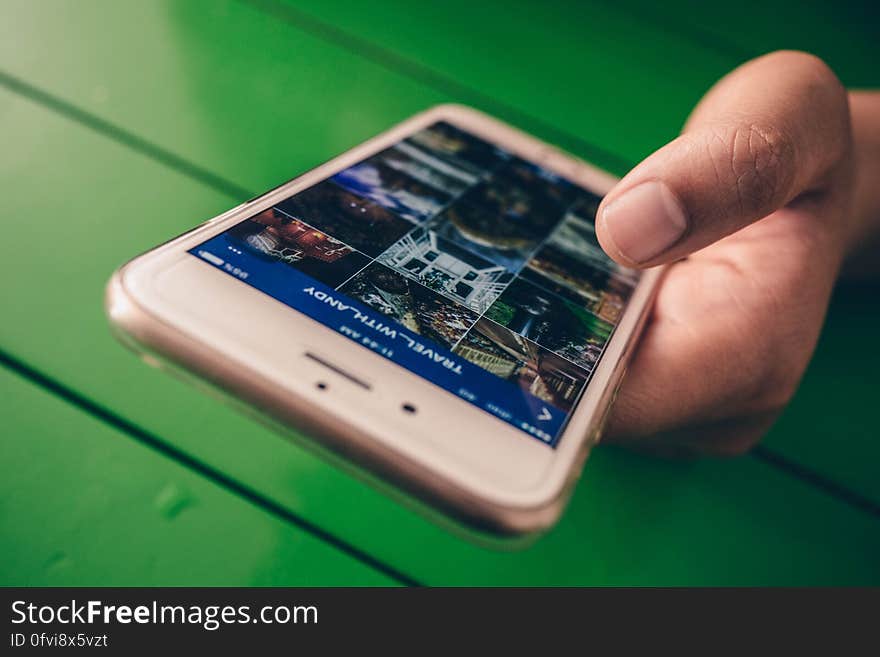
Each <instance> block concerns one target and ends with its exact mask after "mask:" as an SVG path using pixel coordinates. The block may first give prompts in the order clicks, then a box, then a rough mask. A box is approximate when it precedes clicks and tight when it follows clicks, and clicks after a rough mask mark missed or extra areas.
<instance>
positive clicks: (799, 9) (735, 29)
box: [594, 0, 880, 87]
mask: <svg viewBox="0 0 880 657" xmlns="http://www.w3.org/2000/svg"><path fill="white" fill-rule="evenodd" d="M594 2H602V3H604V4H606V5H607V4H611V2H610V1H609V0H594ZM620 9H621V10H622V11H625V12H626V13H627V15H629V16H630V17H632V18H634V19H636V20H642V21H645V22H650V23H652V24H654V25H656V26H657V29H659V30H663V31H671V32H673V33H676V34H680V35H682V36H683V37H684V38H687V39H691V40H696V41H698V42H700V43H702V44H704V45H705V46H706V47H707V48H710V49H715V50H721V51H725V52H729V53H730V54H731V56H732V57H742V56H754V55H758V54H761V53H765V52H770V51H773V50H779V49H793V50H805V51H807V52H811V53H814V54H816V55H818V56H819V57H822V58H823V59H824V60H825V61H826V62H828V64H829V65H830V66H831V67H832V68H833V69H834V70H835V71H837V73H838V75H840V77H841V79H842V80H843V81H844V83H845V84H847V85H849V86H854V87H858V86H869V87H876V86H877V85H878V84H880V71H878V69H877V66H876V63H875V60H876V59H877V33H878V30H880V5H878V4H877V3H876V2H864V1H862V0H849V1H844V2H827V1H825V0H799V2H797V3H792V2H790V1H789V0H742V1H741V2H738V3H737V4H736V9H735V10H734V11H732V10H731V7H730V6H729V5H725V4H723V3H717V2H701V1H700V0H668V1H667V2H664V3H663V4H662V5H661V4H658V3H656V2H648V1H647V0H639V1H636V2H632V1H631V2H627V3H626V5H625V6H620Z"/></svg>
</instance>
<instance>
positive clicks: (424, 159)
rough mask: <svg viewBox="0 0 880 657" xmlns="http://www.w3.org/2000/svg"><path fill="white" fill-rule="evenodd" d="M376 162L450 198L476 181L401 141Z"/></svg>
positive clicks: (427, 153)
mask: <svg viewBox="0 0 880 657" xmlns="http://www.w3.org/2000/svg"><path fill="white" fill-rule="evenodd" d="M376 159H377V160H379V161H380V162H382V163H383V164H386V165H387V166H389V167H391V168H392V169H394V170H395V171H400V172H401V173H404V174H406V175H408V176H409V177H411V178H414V179H415V180H418V181H419V182H422V183H425V184H426V185H428V186H430V187H433V188H434V189H437V190H439V191H441V192H444V193H446V194H448V195H450V196H459V195H460V194H462V193H463V192H464V191H465V190H466V189H467V188H468V187H473V186H474V185H475V184H477V183H478V182H479V180H480V179H479V177H478V176H475V175H474V174H473V173H470V172H468V171H466V170H464V169H460V168H458V167H456V166H453V165H451V164H449V163H448V162H446V161H445V160H443V159H441V158H439V157H437V156H436V155H433V154H431V153H430V152H428V151H425V150H422V149H421V148H419V147H417V146H413V145H412V144H409V143H407V142H405V141H402V142H400V143H398V144H395V145H394V146H392V147H391V148H389V149H387V150H384V151H382V152H381V153H379V154H378V155H377V156H376Z"/></svg>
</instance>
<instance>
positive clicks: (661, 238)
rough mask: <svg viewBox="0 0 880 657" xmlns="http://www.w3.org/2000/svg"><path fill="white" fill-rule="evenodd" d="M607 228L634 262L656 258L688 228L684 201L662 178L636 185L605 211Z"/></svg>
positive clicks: (623, 251) (621, 250)
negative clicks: (681, 201) (682, 201)
mask: <svg viewBox="0 0 880 657" xmlns="http://www.w3.org/2000/svg"><path fill="white" fill-rule="evenodd" d="M602 220H603V221H604V222H605V229H606V231H607V232H608V235H609V236H610V237H611V240H612V241H613V242H614V246H615V247H616V248H617V250H618V251H619V252H620V254H621V255H622V256H624V257H625V258H627V259H629V260H630V261H631V262H634V263H643V262H648V261H649V260H652V259H653V258H656V257H657V256H658V255H660V254H661V253H663V252H664V251H666V250H667V249H668V248H669V247H671V246H672V245H673V244H675V243H676V242H677V241H678V240H679V239H680V238H681V236H682V235H683V234H684V231H685V230H686V229H687V217H686V216H685V213H684V210H683V209H682V207H681V203H680V202H679V201H678V199H677V198H676V197H675V194H673V193H672V190H671V189H669V187H668V186H667V185H666V184H665V183H663V182H660V181H658V180H652V181H649V182H644V183H641V184H640V185H636V186H635V187H633V188H632V189H630V190H627V191H626V192H624V193H623V195H622V196H621V197H620V198H618V199H616V200H614V201H612V202H611V203H610V204H609V205H608V206H607V207H605V209H604V210H603V212H602Z"/></svg>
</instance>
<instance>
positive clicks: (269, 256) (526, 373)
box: [190, 122, 638, 447]
mask: <svg viewBox="0 0 880 657" xmlns="http://www.w3.org/2000/svg"><path fill="white" fill-rule="evenodd" d="M599 200H600V199H599V197H598V196H596V195H595V194H592V193H590V192H589V191H586V190H585V189H583V188H581V187H578V186H576V185H574V184H572V183H571V182H569V181H567V180H565V179H563V178H561V177H559V176H558V175H556V174H554V173H552V172H550V171H548V170H546V169H543V168H541V167H540V166H537V165H535V164H533V163H531V162H527V161H525V160H523V159H521V158H519V157H517V156H515V155H513V154H511V153H508V152H506V151H504V150H503V149H501V148H498V147H496V146H495V145H493V144H490V143H488V142H486V141H483V140H482V139H480V138H478V137H476V136H474V135H472V134H469V133H467V132H464V131H462V130H460V129H458V128H456V127H454V126H452V125H450V124H448V123H444V122H440V123H436V124H434V125H432V126H430V127H428V128H425V129H423V130H421V131H419V132H417V133H415V134H413V135H411V136H409V137H407V138H405V139H403V140H402V141H400V142H398V143H397V144H395V145H393V146H391V147H390V148H388V149H386V150H384V151H382V152H380V153H378V154H376V155H373V156H371V157H369V158H367V159H365V160H363V161H361V162H359V163H357V164H354V165H353V166H350V167H349V168H347V169H345V170H343V171H340V172H339V173H337V174H335V175H334V176H332V177H331V178H329V179H327V180H324V181H322V182H319V183H317V184H316V185H314V186H312V187H310V188H308V189H306V190H304V191H301V192H299V193H297V194H295V195H293V196H290V197H289V198H287V199H285V200H283V201H281V202H279V203H277V204H276V205H275V206H274V207H272V208H269V209H268V210H265V211H263V212H261V213H260V214H258V215H256V216H253V217H251V218H249V219H246V220H244V221H242V222H241V223H239V224H237V225H236V226H234V227H232V228H230V229H229V230H227V231H226V232H224V233H222V234H220V235H218V236H216V237H214V238H212V239H210V240H208V241H206V242H205V243H203V244H201V245H199V246H198V247H196V248H194V249H192V250H191V251H190V253H191V254H193V255H194V256H195V257H198V258H200V259H202V260H203V261H204V262H206V263H209V264H210V265H213V266H214V267H216V268H218V269H220V270H222V271H224V272H226V273H228V274H229V275H231V276H234V277H236V278H237V279H239V280H240V281H242V282H243V283H244V284H247V285H250V286H252V287H254V288H256V289H257V290H260V291H261V292H263V293H265V294H268V295H269V296H271V297H274V298H275V299H277V300H278V301H280V302H282V303H284V304H286V305H288V306H290V307H291V308H293V309H295V310H297V311H299V312H301V313H304V314H305V315H307V316H309V317H311V318H312V319H314V320H316V321H318V322H320V323H321V324H323V325H325V326H327V327H328V328H330V329H332V330H333V331H336V332H337V333H339V334H340V335H343V336H345V337H347V338H348V339H350V340H352V341H354V342H357V343H358V344H360V345H362V346H363V348H365V349H370V350H372V351H374V352H376V353H378V354H381V355H382V356H384V357H385V358H387V359H389V360H391V361H393V362H394V363H396V364H398V365H399V366H401V367H404V368H406V369H407V370H409V371H410V372H413V373H415V374H417V375H418V376H420V377H422V378H424V379H426V380H428V381H430V382H431V383H433V384H435V385H437V386H439V387H440V388H442V389H443V390H445V391H447V392H449V393H451V394H453V395H456V396H458V397H460V398H462V399H464V400H466V401H467V402H469V403H471V404H473V405H474V406H476V407H478V408H480V409H482V410H483V411H485V412H487V413H490V414H492V415H494V416H495V417H497V418H498V419H499V420H501V421H504V422H507V423H509V424H511V425H513V426H514V427H516V428H518V429H520V430H521V431H522V432H524V433H526V434H528V435H529V436H532V437H533V438H535V439H537V440H540V441H541V442H543V443H545V444H546V445H549V446H551V447H555V446H556V444H557V441H558V439H559V436H560V434H561V433H562V430H563V428H564V426H565V423H566V421H567V419H568V417H569V415H570V414H571V412H572V411H573V409H574V407H575V405H576V404H577V402H578V400H579V399H580V397H581V395H582V394H583V392H584V390H585V388H586V386H587V385H588V384H589V381H590V375H591V373H592V372H593V371H594V369H595V368H596V365H597V363H598V362H599V359H600V358H601V356H602V352H603V350H604V348H605V345H606V344H607V343H608V340H609V339H610V337H611V334H612V333H613V331H614V327H615V324H616V323H617V321H618V319H619V318H620V316H621V313H622V312H623V309H624V307H625V305H626V302H627V299H628V298H629V296H630V294H631V293H632V290H633V288H634V286H635V284H636V282H637V279H638V274H637V273H636V272H634V271H631V270H628V269H624V268H622V267H619V266H618V265H616V264H615V263H614V262H613V261H611V260H610V259H609V258H608V257H607V256H606V255H605V254H604V252H603V251H602V249H601V248H600V247H599V244H598V242H597V241H596V235H595V230H594V226H593V220H594V217H595V214H596V209H597V207H598V205H599Z"/></svg>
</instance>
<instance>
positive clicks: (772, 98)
mask: <svg viewBox="0 0 880 657" xmlns="http://www.w3.org/2000/svg"><path fill="white" fill-rule="evenodd" d="M849 142H850V130H849V110H848V105H847V96H846V92H845V90H844V89H843V87H842V85H841V84H840V82H839V81H838V79H837V77H836V76H835V75H834V73H833V72H832V71H831V70H830V69H829V68H828V67H827V66H826V65H825V64H824V63H822V61H821V60H819V59H817V58H816V57H813V56H812V55H807V54H804V53H798V52H778V53H773V54H770V55H766V56H764V57H760V58H758V59H756V60H753V61H751V62H748V63H747V64H745V65H743V66H741V67H740V68H738V69H736V70H734V71H733V72H732V73H730V74H729V75H727V76H726V77H725V78H723V79H722V80H721V81H720V82H718V84H716V85H715V87H713V89H712V90H711V91H710V92H709V93H708V94H707V95H706V97H705V98H704V99H703V100H702V101H701V102H700V104H699V105H698V106H697V108H696V109H695V110H694V113H693V114H692V115H691V118H690V120H689V121H688V124H687V126H686V128H685V132H684V133H683V134H682V135H681V136H680V137H679V138H678V139H676V140H675V141H673V142H671V143H669V144H667V145H666V146H664V147H663V148H661V149H660V150H659V151H657V152H655V153H654V154H653V155H651V156H650V157H648V158H647V159H646V160H644V161H643V162H642V163H641V164H639V165H638V166H637V167H636V168H635V169H633V170H632V171H631V172H630V173H629V174H628V175H627V176H626V177H625V178H623V180H621V181H620V182H619V183H618V184H617V185H616V186H615V188H614V189H613V190H611V192H610V193H609V194H608V195H607V196H606V197H605V198H604V199H603V201H602V204H601V206H600V208H599V211H598V215H597V221H596V233H597V236H598V238H599V241H600V243H601V244H602V247H603V248H604V249H605V251H606V252H607V253H608V254H609V255H610V256H611V257H612V258H614V259H615V260H617V261H618V262H620V263H621V264H623V265H627V266H630V267H632V266H636V267H647V266H652V265H657V264H661V263H664V262H670V261H673V260H677V259H679V258H682V257H684V256H686V255H688V254H689V253H692V252H694V251H697V250H698V249H701V248H703V247H705V246H708V245H709V244H712V243H713V242H715V241H717V240H719V239H721V238H723V237H725V236H727V235H730V234H731V233H733V232H736V231H737V230H739V229H740V228H743V227H745V226H747V225H748V224H751V223H753V222H755V221H757V220H759V219H761V218H762V217H765V216H767V215H768V214H771V213H772V212H774V211H775V210H778V209H779V208H781V207H783V206H785V205H787V204H788V203H790V202H791V201H792V200H794V199H795V198H797V197H798V196H800V195H802V194H804V193H807V192H812V191H818V190H819V189H821V188H822V186H823V185H826V184H828V180H829V174H830V173H831V171H832V170H833V169H834V167H835V164H836V163H837V162H839V161H841V160H842V159H843V155H844V154H845V153H846V152H847V149H848V148H849Z"/></svg>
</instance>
